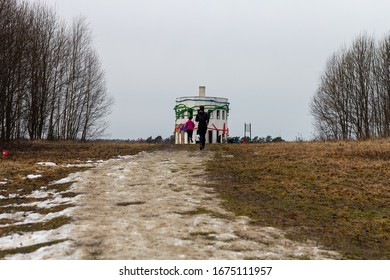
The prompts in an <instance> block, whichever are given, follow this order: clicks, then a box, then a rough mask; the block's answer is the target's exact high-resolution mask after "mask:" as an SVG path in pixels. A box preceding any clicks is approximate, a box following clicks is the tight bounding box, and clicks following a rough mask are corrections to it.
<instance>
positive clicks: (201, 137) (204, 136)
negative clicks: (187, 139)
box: [198, 129, 207, 149]
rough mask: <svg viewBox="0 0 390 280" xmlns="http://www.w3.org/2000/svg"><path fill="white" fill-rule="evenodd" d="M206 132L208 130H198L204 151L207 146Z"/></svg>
mask: <svg viewBox="0 0 390 280" xmlns="http://www.w3.org/2000/svg"><path fill="white" fill-rule="evenodd" d="M206 131H207V129H199V130H198V134H199V138H200V147H201V149H204V146H205V145H206Z"/></svg>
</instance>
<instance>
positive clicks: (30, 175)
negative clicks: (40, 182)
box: [27, 174, 42, 180]
mask: <svg viewBox="0 0 390 280" xmlns="http://www.w3.org/2000/svg"><path fill="white" fill-rule="evenodd" d="M40 177H42V175H41V174H37V175H34V174H29V175H27V179H30V180H31V179H37V178H40Z"/></svg>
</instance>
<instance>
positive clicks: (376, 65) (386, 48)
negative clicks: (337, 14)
mask: <svg viewBox="0 0 390 280" xmlns="http://www.w3.org/2000/svg"><path fill="white" fill-rule="evenodd" d="M310 109H311V114H312V115H313V117H314V120H315V126H316V132H317V133H318V135H317V136H318V138H320V139H369V138H383V137H389V136H390V34H389V35H387V36H385V37H383V38H382V39H381V40H380V41H378V42H376V40H375V39H374V38H373V37H371V36H368V35H366V34H362V35H360V36H358V37H357V38H356V39H355V40H354V41H353V42H352V44H351V46H350V47H349V48H345V49H342V50H340V51H338V52H336V53H334V54H333V56H332V57H331V58H330V59H329V60H328V62H327V65H326V68H325V71H324V73H323V74H322V77H321V80H320V84H319V87H318V89H317V91H316V93H315V95H314V98H313V100H312V102H311V104H310Z"/></svg>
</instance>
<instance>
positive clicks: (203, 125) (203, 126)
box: [195, 106, 210, 150]
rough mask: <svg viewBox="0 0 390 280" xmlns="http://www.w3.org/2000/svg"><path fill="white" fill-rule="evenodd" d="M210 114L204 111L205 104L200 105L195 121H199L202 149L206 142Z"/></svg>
mask: <svg viewBox="0 0 390 280" xmlns="http://www.w3.org/2000/svg"><path fill="white" fill-rule="evenodd" d="M209 119H210V117H209V115H208V114H207V113H206V112H205V111H204V106H200V107H199V111H198V114H197V115H196V117H195V121H196V122H198V134H199V136H200V147H199V148H200V149H201V150H203V149H204V148H205V144H206V131H207V126H208V124H209Z"/></svg>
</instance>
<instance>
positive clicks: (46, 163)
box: [37, 162, 57, 166]
mask: <svg viewBox="0 0 390 280" xmlns="http://www.w3.org/2000/svg"><path fill="white" fill-rule="evenodd" d="M37 165H41V166H57V164H56V163H54V162H38V163H37Z"/></svg>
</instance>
